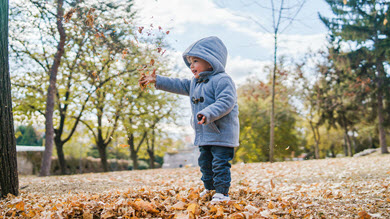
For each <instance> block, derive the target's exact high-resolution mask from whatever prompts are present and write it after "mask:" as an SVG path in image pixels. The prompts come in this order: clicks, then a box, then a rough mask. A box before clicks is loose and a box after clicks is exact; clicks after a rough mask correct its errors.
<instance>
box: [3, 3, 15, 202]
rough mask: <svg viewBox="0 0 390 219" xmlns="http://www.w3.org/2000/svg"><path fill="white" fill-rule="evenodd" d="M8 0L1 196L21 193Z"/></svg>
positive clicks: (4, 61) (6, 5)
mask: <svg viewBox="0 0 390 219" xmlns="http://www.w3.org/2000/svg"><path fill="white" fill-rule="evenodd" d="M8 5H9V4H8V1H5V0H4V1H0V186H1V187H0V188H1V194H0V196H1V197H5V196H6V195H7V194H9V193H10V194H13V195H19V179H18V168H17V162H16V139H15V133H14V120H13V114H12V98H11V79H10V73H9V61H8V13H9V12H8Z"/></svg>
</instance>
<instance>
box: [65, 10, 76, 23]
mask: <svg viewBox="0 0 390 219" xmlns="http://www.w3.org/2000/svg"><path fill="white" fill-rule="evenodd" d="M75 12H76V9H74V8H72V9H70V10H69V11H68V12H66V13H65V15H64V19H65V23H68V22H69V21H70V19H71V18H72V16H73V13H75Z"/></svg>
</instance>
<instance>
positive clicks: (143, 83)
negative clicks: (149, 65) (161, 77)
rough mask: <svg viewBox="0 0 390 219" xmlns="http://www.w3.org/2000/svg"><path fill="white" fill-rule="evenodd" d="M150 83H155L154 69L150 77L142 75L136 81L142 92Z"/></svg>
mask: <svg viewBox="0 0 390 219" xmlns="http://www.w3.org/2000/svg"><path fill="white" fill-rule="evenodd" d="M150 83H156V69H154V70H153V73H152V74H150V75H145V73H142V74H141V77H140V79H139V80H138V84H139V86H140V87H141V89H142V90H143V89H145V87H146V86H147V85H148V84H150Z"/></svg>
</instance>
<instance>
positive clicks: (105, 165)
mask: <svg viewBox="0 0 390 219" xmlns="http://www.w3.org/2000/svg"><path fill="white" fill-rule="evenodd" d="M97 147H98V151H99V156H100V161H101V163H102V167H103V171H104V172H108V171H109V168H108V163H107V152H106V147H107V145H105V144H102V143H98V145H97Z"/></svg>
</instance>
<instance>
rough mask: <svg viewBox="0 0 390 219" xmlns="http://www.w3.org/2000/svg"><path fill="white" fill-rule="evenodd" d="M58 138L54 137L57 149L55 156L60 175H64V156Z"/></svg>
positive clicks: (61, 144) (62, 145)
mask: <svg viewBox="0 0 390 219" xmlns="http://www.w3.org/2000/svg"><path fill="white" fill-rule="evenodd" d="M60 138H61V137H60V136H57V135H56V136H55V138H54V142H55V145H56V149H57V156H58V162H59V164H60V169H61V174H62V175H65V174H66V161H65V154H64V151H63V150H62V148H63V147H64V144H63V143H62V141H61V139H60Z"/></svg>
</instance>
